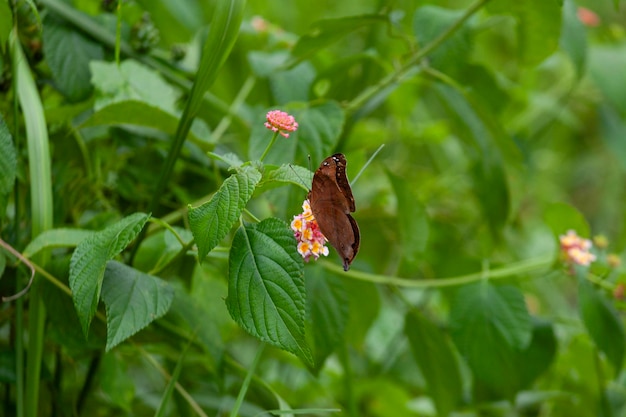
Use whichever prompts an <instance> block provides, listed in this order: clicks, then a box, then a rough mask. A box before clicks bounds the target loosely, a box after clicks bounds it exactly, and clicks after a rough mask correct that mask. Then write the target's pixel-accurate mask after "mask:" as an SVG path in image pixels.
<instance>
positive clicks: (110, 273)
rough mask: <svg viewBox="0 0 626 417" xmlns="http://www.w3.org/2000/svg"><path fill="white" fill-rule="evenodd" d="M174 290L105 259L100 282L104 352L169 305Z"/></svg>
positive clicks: (120, 264) (145, 275) (164, 310)
mask: <svg viewBox="0 0 626 417" xmlns="http://www.w3.org/2000/svg"><path fill="white" fill-rule="evenodd" d="M173 297H174V290H173V289H172V288H171V287H170V286H169V285H168V284H167V283H166V282H165V281H163V280H161V279H159V278H157V277H153V276H151V275H148V274H146V273H143V272H141V271H138V270H136V269H134V268H131V267H129V266H126V265H124V264H122V263H119V262H116V261H109V262H107V264H106V269H105V271H104V280H103V282H102V301H104V304H105V305H106V311H107V344H106V350H107V352H108V351H110V350H111V349H113V348H114V347H115V346H117V345H118V344H120V343H121V342H123V341H124V340H126V339H128V338H129V337H131V336H132V335H134V334H135V333H137V332H138V331H139V330H141V329H143V328H144V327H146V326H147V325H148V324H150V323H152V322H153V321H154V320H156V319H158V318H159V317H161V316H162V315H164V314H165V313H167V311H168V310H169V308H170V305H171V304H172V298H173Z"/></svg>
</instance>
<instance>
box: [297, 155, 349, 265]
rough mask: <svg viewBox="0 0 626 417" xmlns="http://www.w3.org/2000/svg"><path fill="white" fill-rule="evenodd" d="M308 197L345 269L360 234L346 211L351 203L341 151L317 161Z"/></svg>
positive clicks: (320, 226) (317, 218)
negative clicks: (317, 164) (318, 164)
mask: <svg viewBox="0 0 626 417" xmlns="http://www.w3.org/2000/svg"><path fill="white" fill-rule="evenodd" d="M308 199H309V202H310V204H311V211H312V212H313V216H315V220H316V221H317V224H318V226H319V228H320V231H321V232H322V234H323V235H324V236H325V237H326V239H328V242H329V243H330V244H331V245H332V246H333V247H334V248H335V249H336V250H337V252H338V253H339V255H340V256H341V258H342V260H343V269H344V270H345V271H347V270H348V269H350V264H351V263H352V261H353V260H354V257H355V256H356V254H357V252H358V251H359V244H360V241H361V234H360V232H359V226H358V225H357V223H356V220H354V218H353V217H352V216H351V215H350V213H352V212H354V210H355V205H354V197H353V196H352V189H351V188H350V182H349V181H348V177H347V175H346V157H345V156H344V155H343V154H340V153H337V154H334V155H332V156H329V157H328V158H326V159H325V160H324V161H323V162H322V163H321V165H320V167H319V168H318V169H317V171H315V174H314V176H313V183H312V185H311V191H309V195H308Z"/></svg>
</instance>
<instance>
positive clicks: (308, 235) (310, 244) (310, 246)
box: [291, 200, 328, 262]
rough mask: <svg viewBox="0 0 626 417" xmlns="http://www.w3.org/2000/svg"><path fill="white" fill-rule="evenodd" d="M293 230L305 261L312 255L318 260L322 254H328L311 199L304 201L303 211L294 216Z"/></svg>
mask: <svg viewBox="0 0 626 417" xmlns="http://www.w3.org/2000/svg"><path fill="white" fill-rule="evenodd" d="M291 230H293V234H294V236H295V238H296V240H297V241H298V253H299V254H300V255H302V257H303V258H304V261H305V262H308V261H309V259H311V257H312V258H313V259H315V260H317V259H318V258H319V257H320V256H321V255H324V256H328V247H327V246H326V238H325V237H324V235H323V234H322V232H321V231H320V228H319V226H318V225H317V221H316V220H315V217H313V212H311V204H310V203H309V200H304V202H303V203H302V213H301V214H298V215H296V216H293V220H292V221H291Z"/></svg>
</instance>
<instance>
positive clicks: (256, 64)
mask: <svg viewBox="0 0 626 417" xmlns="http://www.w3.org/2000/svg"><path fill="white" fill-rule="evenodd" d="M287 58H289V54H288V53H287V52H286V51H273V52H264V51H250V52H249V53H248V62H249V63H250V68H251V69H252V71H253V72H254V74H255V75H256V76H257V77H261V78H265V77H268V76H270V75H272V74H273V73H274V72H275V71H278V70H280V69H281V68H282V67H283V66H284V64H285V61H287Z"/></svg>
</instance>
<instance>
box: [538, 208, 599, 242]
mask: <svg viewBox="0 0 626 417" xmlns="http://www.w3.org/2000/svg"><path fill="white" fill-rule="evenodd" d="M543 217H544V220H545V222H546V223H547V224H548V226H549V227H550V229H552V233H554V235H555V236H556V237H558V236H559V235H564V234H565V233H567V231H568V230H574V231H575V232H576V233H577V234H578V235H579V236H582V237H589V233H590V231H589V223H587V220H585V217H584V216H583V215H582V214H581V213H580V212H579V211H578V210H576V209H575V208H574V207H572V206H570V205H569V204H565V203H554V204H552V205H550V206H549V207H548V208H547V209H546V211H545V213H544V215H543Z"/></svg>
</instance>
